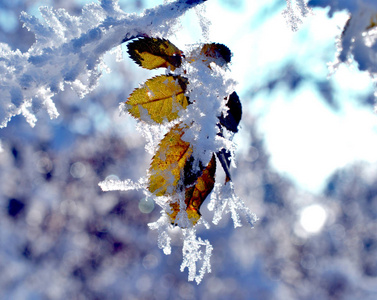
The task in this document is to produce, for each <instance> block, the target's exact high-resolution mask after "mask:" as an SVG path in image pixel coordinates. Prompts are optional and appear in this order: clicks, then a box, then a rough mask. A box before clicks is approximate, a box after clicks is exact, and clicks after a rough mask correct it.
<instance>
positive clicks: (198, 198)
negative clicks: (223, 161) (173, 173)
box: [169, 155, 216, 225]
mask: <svg viewBox="0 0 377 300" xmlns="http://www.w3.org/2000/svg"><path fill="white" fill-rule="evenodd" d="M215 173H216V158H215V155H212V159H211V161H210V162H209V164H208V165H207V167H206V168H205V169H204V170H203V173H202V175H201V176H200V177H199V178H198V179H197V181H196V184H195V185H193V186H190V187H187V188H186V191H185V203H186V212H187V217H188V219H189V221H190V222H191V223H192V225H195V224H196V223H197V222H198V220H199V219H200V216H201V214H200V211H199V209H200V206H201V205H202V204H203V202H204V201H205V199H206V198H207V196H208V195H209V194H210V193H211V191H212V190H213V187H214V185H215ZM170 207H171V210H172V212H171V213H169V216H170V218H171V220H172V223H176V217H177V215H178V212H179V211H180V205H179V203H177V202H172V203H170Z"/></svg>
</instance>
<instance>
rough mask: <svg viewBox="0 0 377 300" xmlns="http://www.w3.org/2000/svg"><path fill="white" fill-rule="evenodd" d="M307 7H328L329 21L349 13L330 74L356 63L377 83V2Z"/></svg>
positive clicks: (319, 2)
mask: <svg viewBox="0 0 377 300" xmlns="http://www.w3.org/2000/svg"><path fill="white" fill-rule="evenodd" d="M308 4H309V6H312V7H323V8H325V7H329V8H330V9H329V11H328V15H329V16H330V17H332V16H333V15H334V13H336V12H339V11H344V10H346V11H347V12H348V13H349V18H348V20H347V22H346V23H345V25H344V27H343V30H342V33H341V34H340V35H339V37H338V38H337V48H338V51H337V53H336V59H335V61H334V62H333V63H331V64H329V66H330V72H331V73H334V72H335V71H336V70H337V68H338V66H339V65H340V64H342V63H345V64H347V65H349V64H350V63H352V62H353V61H355V62H356V63H357V65H358V68H359V70H360V71H367V72H368V73H369V74H370V76H371V78H372V80H373V81H374V83H376V82H377V81H376V78H377V43H376V41H377V24H376V23H377V19H376V17H377V2H376V1H375V0H358V1H354V0H344V1H333V0H311V1H309V3H308ZM376 94H377V89H376V93H375V95H376ZM376 107H377V106H376ZM376 107H375V109H376Z"/></svg>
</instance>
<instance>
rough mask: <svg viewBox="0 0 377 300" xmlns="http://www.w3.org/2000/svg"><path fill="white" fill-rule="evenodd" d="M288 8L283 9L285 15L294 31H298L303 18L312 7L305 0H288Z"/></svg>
mask: <svg viewBox="0 0 377 300" xmlns="http://www.w3.org/2000/svg"><path fill="white" fill-rule="evenodd" d="M292 1H293V3H294V4H293V5H292ZM286 2H287V8H286V9H284V11H283V16H284V18H285V19H286V21H287V23H288V25H289V26H291V29H292V30H293V31H297V30H298V28H299V26H300V25H301V24H302V20H301V18H304V17H306V16H307V15H308V14H309V13H310V12H311V9H310V8H309V7H308V6H307V4H306V3H305V0H286Z"/></svg>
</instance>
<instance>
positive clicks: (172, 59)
mask: <svg viewBox="0 0 377 300" xmlns="http://www.w3.org/2000/svg"><path fill="white" fill-rule="evenodd" d="M127 47H128V53H129V55H130V57H131V58H132V59H133V60H134V61H135V62H136V63H137V64H139V65H140V66H142V67H143V68H146V69H149V70H151V69H157V68H161V67H163V68H168V67H170V69H171V70H175V68H178V67H180V66H181V63H182V58H181V56H182V51H181V50H179V49H178V48H177V47H176V46H174V45H173V44H172V43H171V42H170V41H168V40H164V39H159V38H150V37H145V38H141V39H138V40H135V41H133V42H131V43H129V44H128V46H127Z"/></svg>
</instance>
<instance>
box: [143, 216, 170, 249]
mask: <svg viewBox="0 0 377 300" xmlns="http://www.w3.org/2000/svg"><path fill="white" fill-rule="evenodd" d="M148 226H149V228H150V229H151V230H158V239H157V243H158V248H160V249H162V251H164V254H165V255H170V254H171V246H170V241H171V237H170V236H169V234H168V230H169V227H170V226H171V225H170V218H169V216H168V215H167V214H166V213H165V211H161V217H160V218H159V219H158V220H157V221H156V222H153V223H149V224H148Z"/></svg>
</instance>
